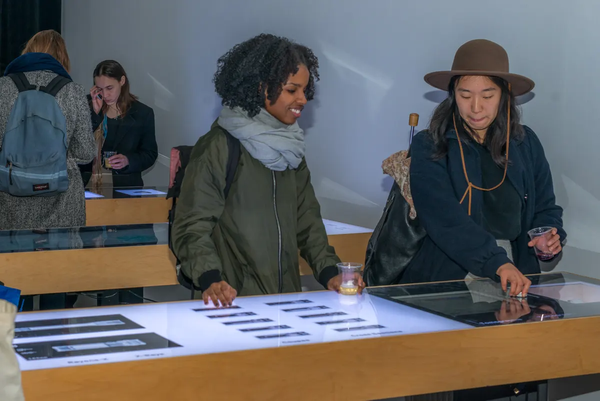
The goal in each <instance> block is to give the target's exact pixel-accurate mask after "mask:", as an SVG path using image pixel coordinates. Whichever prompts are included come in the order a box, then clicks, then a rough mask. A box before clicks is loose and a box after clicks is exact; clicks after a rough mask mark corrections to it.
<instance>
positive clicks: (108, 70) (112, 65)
mask: <svg viewBox="0 0 600 401" xmlns="http://www.w3.org/2000/svg"><path fill="white" fill-rule="evenodd" d="M100 76H105V77H109V78H113V79H116V80H117V81H121V78H122V77H125V84H123V86H121V94H120V95H119V99H118V100H117V107H118V108H119V112H120V113H121V117H124V116H125V115H126V114H127V112H128V111H129V109H130V108H131V104H132V103H133V102H134V101H136V100H137V96H135V95H133V94H132V93H131V92H130V90H129V77H128V76H127V73H126V72H125V69H124V68H123V66H122V65H121V64H119V62H118V61H115V60H104V61H102V62H100V63H99V64H98V65H97V66H96V68H94V78H96V77H100ZM107 109H108V106H107V105H106V103H104V104H103V105H102V111H103V112H104V113H106V111H107Z"/></svg>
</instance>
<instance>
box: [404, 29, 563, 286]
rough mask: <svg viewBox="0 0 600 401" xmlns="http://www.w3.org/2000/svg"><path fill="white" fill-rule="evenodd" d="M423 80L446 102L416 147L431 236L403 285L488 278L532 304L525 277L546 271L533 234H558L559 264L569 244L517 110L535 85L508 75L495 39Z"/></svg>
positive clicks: (415, 182) (476, 43)
mask: <svg viewBox="0 0 600 401" xmlns="http://www.w3.org/2000/svg"><path fill="white" fill-rule="evenodd" d="M425 81H426V82H428V83H429V84H430V85H432V86H434V87H436V88H439V89H442V90H447V91H448V98H447V99H446V100H445V101H443V102H442V103H441V104H440V105H439V106H438V107H437V108H436V110H435V112H434V114H433V117H432V119H431V122H430V124H429V128H428V129H427V130H425V131H423V132H421V133H419V134H418V135H416V136H415V138H414V140H413V142H412V147H411V156H412V160H411V171H410V181H411V191H412V196H413V199H414V204H415V208H416V211H417V215H418V217H419V219H420V222H421V223H422V225H423V227H424V228H425V230H426V232H427V235H426V237H425V239H424V240H423V244H422V246H421V248H420V250H419V251H418V253H417V254H416V255H415V257H414V258H413V260H412V261H411V263H410V265H409V266H408V267H407V269H406V271H405V272H404V275H403V277H402V282H428V281H442V280H453V279H463V278H465V277H467V276H469V277H471V276H479V277H489V278H492V279H496V280H498V279H499V280H501V282H502V286H503V288H504V289H506V287H507V284H508V283H510V284H511V295H518V294H519V293H521V292H522V293H523V294H524V295H525V294H526V293H527V291H528V289H529V286H530V284H531V282H530V280H528V279H527V278H526V277H525V276H524V274H532V273H539V272H540V267H539V263H538V260H537V258H536V254H535V251H534V249H533V246H534V245H535V244H534V243H533V242H531V241H530V240H529V237H528V234H527V232H528V230H530V229H533V228H536V227H552V231H551V234H550V235H549V236H548V238H547V239H548V242H547V244H548V248H549V249H548V252H549V253H550V255H554V256H555V255H557V254H559V253H560V252H561V251H562V245H561V244H562V242H563V241H564V240H565V238H566V233H565V231H564V230H563V227H562V225H563V224H562V208H561V207H560V206H558V205H556V202H555V196H554V188H553V184H552V176H551V173H550V168H549V165H548V162H547V160H546V157H545V155H544V150H543V148H542V144H541V143H540V140H539V139H538V137H537V136H536V134H535V133H534V132H533V131H532V130H531V129H530V128H529V127H527V126H524V125H521V124H520V118H519V110H518V109H517V107H516V104H515V99H514V97H515V96H519V95H523V94H525V93H527V92H529V91H531V90H532V89H533V86H534V83H533V81H531V80H530V79H529V78H526V77H523V76H520V75H516V74H511V73H509V69H508V55H507V54H506V51H505V50H504V49H503V48H502V47H501V46H499V45H498V44H496V43H494V42H490V41H488V40H473V41H470V42H467V43H465V44H464V45H463V46H461V47H460V48H459V49H458V51H457V52H456V55H455V58H454V63H453V65H452V70H451V71H440V72H433V73H430V74H427V75H426V76H425Z"/></svg>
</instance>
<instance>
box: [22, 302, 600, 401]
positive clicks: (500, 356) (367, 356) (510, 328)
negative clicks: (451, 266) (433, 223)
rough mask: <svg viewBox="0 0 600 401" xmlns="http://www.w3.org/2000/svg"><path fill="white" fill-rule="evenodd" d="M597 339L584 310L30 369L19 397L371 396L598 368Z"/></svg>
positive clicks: (31, 400) (596, 321)
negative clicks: (517, 320) (546, 317)
mask: <svg viewBox="0 0 600 401" xmlns="http://www.w3.org/2000/svg"><path fill="white" fill-rule="evenodd" d="M105 311H106V313H113V312H114V313H116V312H117V309H112V308H111V309H105ZM598 338H600V317H585V318H577V319H564V320H555V321H547V322H546V321H545V322H539V323H524V324H514V325H505V326H493V327H484V328H469V329H464V330H453V331H441V332H431V333H426V334H412V335H396V336H390V337H379V338H365V339H357V340H352V341H338V342H326V343H316V344H308V345H296V346H288V347H278V348H265V349H257V350H247V351H236V352H218V353H212V354H202V355H191V356H180V357H166V358H163V359H151V360H136V361H131V362H120V363H109V364H101V365H89V366H74V367H67V368H57V369H47V370H32V371H25V372H23V387H24V389H25V395H26V398H27V400H28V401H35V400H44V401H51V400H61V401H68V400H80V399H82V398H86V399H89V400H102V401H105V400H107V399H123V400H138V399H139V400H148V401H150V400H161V401H162V400H197V399H207V400H261V401H263V400H290V401H294V400H344V401H346V400H373V399H382V398H389V397H399V396H406V395H415V394H423V393H432V392H441V391H451V390H457V389H466V388H476V387H483V386H494V385H501V384H508V383H522V382H528V381H537V380H546V379H553V378H561V377H570V376H579V375H586V374H593V373H600V347H599V346H598Z"/></svg>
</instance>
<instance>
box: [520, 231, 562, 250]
mask: <svg viewBox="0 0 600 401" xmlns="http://www.w3.org/2000/svg"><path fill="white" fill-rule="evenodd" d="M546 236H547V239H546V238H544V237H535V238H534V239H533V240H531V241H529V243H528V244H527V245H529V247H530V248H532V247H534V246H535V245H536V244H537V243H538V242H539V241H544V240H546V241H547V243H546V246H547V247H548V250H549V251H550V252H552V254H553V255H558V254H559V253H561V252H562V245H561V243H560V235H558V230H557V229H556V228H553V229H552V231H550V233H549V234H547V235H546Z"/></svg>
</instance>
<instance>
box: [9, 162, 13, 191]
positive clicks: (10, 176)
mask: <svg viewBox="0 0 600 401" xmlns="http://www.w3.org/2000/svg"><path fill="white" fill-rule="evenodd" d="M8 166H9V169H8V183H9V184H10V185H12V184H13V181H12V166H13V164H12V162H10V163H9V164H8Z"/></svg>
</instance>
